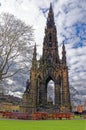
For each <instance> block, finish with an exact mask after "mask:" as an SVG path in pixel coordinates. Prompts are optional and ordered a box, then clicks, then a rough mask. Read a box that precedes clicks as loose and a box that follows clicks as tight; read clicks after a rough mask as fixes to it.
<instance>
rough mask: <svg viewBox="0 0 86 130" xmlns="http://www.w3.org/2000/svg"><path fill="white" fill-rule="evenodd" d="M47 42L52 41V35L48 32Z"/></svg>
mask: <svg viewBox="0 0 86 130" xmlns="http://www.w3.org/2000/svg"><path fill="white" fill-rule="evenodd" d="M49 42H52V35H51V33H50V34H49Z"/></svg>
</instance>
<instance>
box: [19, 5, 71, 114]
mask: <svg viewBox="0 0 86 130" xmlns="http://www.w3.org/2000/svg"><path fill="white" fill-rule="evenodd" d="M50 80H52V81H53V82H54V84H55V88H54V95H55V97H54V103H53V102H52V101H51V100H50V102H49V101H48V99H47V85H48V83H49V81H50ZM62 107H63V108H66V111H71V103H70V93H69V82H68V66H67V63H66V51H65V45H64V43H63V46H62V59H60V58H59V54H58V41H57V30H56V26H55V22H54V13H53V9H52V5H51V4H50V8H49V13H48V18H47V23H46V28H45V36H44V41H43V54H42V57H41V58H40V60H39V61H37V57H36V45H35V47H34V53H33V59H32V67H31V70H30V82H29V81H28V82H27V85H26V90H25V92H24V94H23V98H22V105H21V107H20V110H21V112H28V113H34V112H37V111H43V112H44V111H45V112H58V111H61V108H62Z"/></svg>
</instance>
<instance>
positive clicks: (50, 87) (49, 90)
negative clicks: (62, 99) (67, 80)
mask: <svg viewBox="0 0 86 130" xmlns="http://www.w3.org/2000/svg"><path fill="white" fill-rule="evenodd" d="M46 94H47V103H48V104H53V105H54V104H55V82H54V81H53V79H52V78H51V77H48V79H47V80H46Z"/></svg>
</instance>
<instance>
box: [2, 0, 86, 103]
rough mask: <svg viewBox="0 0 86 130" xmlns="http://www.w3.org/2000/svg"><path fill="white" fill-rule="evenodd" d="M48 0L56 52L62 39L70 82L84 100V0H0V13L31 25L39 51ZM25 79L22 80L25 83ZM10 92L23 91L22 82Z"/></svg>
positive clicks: (85, 67) (85, 72)
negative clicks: (55, 28)
mask: <svg viewBox="0 0 86 130" xmlns="http://www.w3.org/2000/svg"><path fill="white" fill-rule="evenodd" d="M50 2H52V5H53V10H54V16H55V24H56V27H57V38H58V45H59V55H60V57H61V51H62V50H61V47H62V43H63V41H64V43H65V46H66V55H67V62H68V67H69V81H70V85H72V86H73V87H74V88H76V89H77V90H78V91H79V96H78V97H77V98H79V99H81V100H83V101H84V100H86V1H85V0H0V13H2V12H9V13H12V14H14V15H15V16H16V17H18V18H20V19H21V20H23V21H24V22H25V23H26V24H29V25H33V27H34V29H35V42H36V43H37V45H39V46H38V48H37V52H38V53H39V54H40V55H41V54H42V43H43V38H44V30H45V26H46V18H47V13H48V9H49V5H50ZM25 81H26V79H24V81H23V82H24V83H25ZM16 83H17V84H18V86H19V87H15V89H14V93H15V95H16V94H20V92H21V94H22V93H23V91H24V89H25V87H23V86H22V84H24V83H22V84H21V83H20V82H18V81H16Z"/></svg>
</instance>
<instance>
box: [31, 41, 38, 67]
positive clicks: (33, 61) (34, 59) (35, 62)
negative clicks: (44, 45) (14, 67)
mask: <svg viewBox="0 0 86 130" xmlns="http://www.w3.org/2000/svg"><path fill="white" fill-rule="evenodd" d="M36 67H37V59H36V43H35V46H34V52H33V59H32V68H36Z"/></svg>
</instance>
